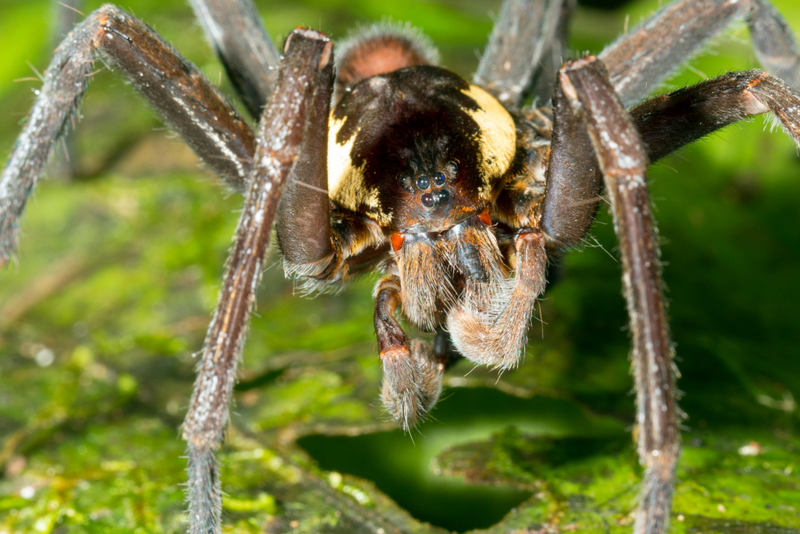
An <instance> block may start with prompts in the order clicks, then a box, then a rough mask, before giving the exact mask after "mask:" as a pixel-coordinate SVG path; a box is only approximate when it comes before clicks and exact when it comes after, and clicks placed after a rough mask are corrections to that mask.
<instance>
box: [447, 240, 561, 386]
mask: <svg viewBox="0 0 800 534" xmlns="http://www.w3.org/2000/svg"><path fill="white" fill-rule="evenodd" d="M545 241H546V240H545V237H544V235H543V234H541V233H540V232H537V231H531V230H527V231H522V233H520V234H519V235H518V236H517V238H516V239H515V249H516V255H515V261H514V263H516V265H515V266H514V267H515V276H514V278H513V280H511V279H507V278H501V279H499V280H492V281H491V282H490V283H489V284H479V283H475V284H474V286H475V288H474V289H472V288H471V287H470V284H469V283H468V284H467V290H466V291H465V296H464V297H463V299H462V300H461V301H460V302H459V303H458V304H457V305H456V306H455V307H454V308H453V309H452V310H451V312H450V313H449V315H448V317H447V330H448V331H449V332H450V335H451V336H452V339H453V345H454V346H455V348H456V350H457V351H458V352H459V353H460V354H461V355H463V356H464V357H465V358H467V359H468V360H470V361H473V362H475V363H478V364H481V365H487V366H489V367H492V368H494V369H500V370H504V371H505V370H508V369H513V368H514V367H516V366H517V365H519V362H520V359H521V357H522V355H523V353H524V351H525V345H526V344H527V341H528V337H527V332H528V326H529V325H530V321H531V317H532V316H533V310H534V307H535V306H536V300H537V299H538V298H539V296H540V295H541V294H542V293H543V292H544V288H545V285H546V280H545V272H546V271H547V252H546V250H545ZM493 282H494V284H492V283H493ZM493 285H494V287H493Z"/></svg>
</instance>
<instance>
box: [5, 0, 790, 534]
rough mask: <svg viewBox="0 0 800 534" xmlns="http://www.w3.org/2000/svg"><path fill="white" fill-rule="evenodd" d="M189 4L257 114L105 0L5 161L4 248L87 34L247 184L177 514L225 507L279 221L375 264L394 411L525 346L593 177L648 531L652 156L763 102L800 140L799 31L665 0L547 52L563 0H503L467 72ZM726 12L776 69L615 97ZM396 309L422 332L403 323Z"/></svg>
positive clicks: (311, 272) (408, 420) (60, 55)
mask: <svg viewBox="0 0 800 534" xmlns="http://www.w3.org/2000/svg"><path fill="white" fill-rule="evenodd" d="M193 7H194V8H195V11H196V13H197V15H198V18H199V19H200V21H201V23H202V25H203V27H204V29H205V30H206V32H207V35H208V38H209V40H210V41H211V43H212V45H213V46H214V48H215V50H216V51H217V53H218V54H219V55H220V59H221V60H222V62H223V64H224V65H225V68H226V70H227V72H228V73H229V75H230V77H231V79H232V81H233V83H234V86H235V88H236V90H237V93H238V94H239V96H240V97H241V99H242V101H243V103H244V105H245V107H246V108H247V109H248V111H249V112H250V113H251V115H253V116H254V117H260V119H259V126H258V131H257V132H256V133H253V132H252V131H251V129H250V128H249V126H248V125H247V123H246V122H245V120H244V119H243V118H241V117H240V116H239V115H238V113H237V112H236V111H235V109H234V108H233V107H232V106H231V105H230V104H229V103H228V102H227V101H226V100H225V98H224V97H222V96H221V94H220V93H219V92H218V91H217V90H216V89H215V88H214V86H213V85H211V84H210V83H209V82H208V81H207V80H205V78H204V77H202V75H201V74H199V71H197V70H196V68H195V67H194V66H192V65H191V64H189V63H188V62H186V61H185V60H183V59H182V58H181V57H180V56H179V55H178V53H177V52H176V51H175V50H173V49H172V48H171V47H169V46H168V45H167V44H166V43H164V41H163V40H162V39H161V38H160V37H158V36H157V34H155V33H154V32H153V31H152V30H151V29H149V28H148V27H147V26H146V25H145V24H143V23H142V22H140V21H138V20H137V19H135V18H134V17H132V16H131V15H129V14H127V13H125V12H124V11H122V10H121V9H119V8H116V7H113V6H104V7H103V8H101V9H99V10H98V11H95V12H93V13H92V14H90V15H89V16H88V17H87V18H86V19H85V20H84V21H83V22H82V23H80V24H79V25H78V26H77V27H76V28H75V29H74V30H73V32H72V33H71V34H70V35H69V36H68V37H67V38H66V39H65V40H64V42H63V44H62V46H60V47H59V49H58V50H57V52H56V55H55V58H54V59H53V62H52V63H51V66H50V68H49V69H48V71H47V73H46V76H45V85H44V87H43V89H42V91H41V93H40V95H39V97H38V98H37V102H36V104H35V105H34V108H33V110H32V112H31V114H30V116H29V119H28V122H27V124H26V126H25V129H24V131H23V133H22V134H21V136H20V137H19V139H18V141H17V145H16V147H15V149H14V152H13V153H12V156H11V159H10V160H9V162H8V163H7V164H6V167H5V168H4V171H3V175H2V180H0V256H1V257H2V262H5V261H7V259H8V258H9V257H10V256H11V255H12V254H13V252H14V248H15V244H16V236H15V230H16V227H17V224H18V223H17V221H18V218H19V216H20V215H21V212H22V210H23V209H24V205H25V201H26V199H27V197H28V196H29V195H30V193H31V191H32V189H33V187H34V185H35V182H36V180H37V179H38V175H39V174H40V172H41V169H42V166H43V165H44V162H45V161H46V158H47V156H48V155H49V153H50V152H51V149H52V146H53V145H54V144H55V143H56V141H57V140H58V138H59V136H60V134H61V133H62V132H63V130H64V128H65V125H66V124H67V123H68V121H69V120H70V118H72V116H73V114H74V112H75V109H76V107H77V106H78V104H79V102H80V99H81V97H82V95H83V93H84V92H85V90H86V85H87V80H88V77H89V75H90V73H91V69H92V64H93V62H94V61H95V59H97V57H101V58H102V59H103V60H104V61H106V62H107V63H108V64H109V65H110V66H111V67H112V68H113V69H115V70H118V71H120V72H121V73H122V74H123V75H124V76H125V77H126V78H127V79H128V80H129V81H130V82H131V83H132V84H133V85H134V87H135V88H136V89H137V90H138V91H139V92H141V93H142V94H143V95H144V96H145V98H146V99H147V100H148V101H149V102H150V104H151V105H152V106H153V107H154V108H155V109H156V110H157V111H158V112H159V113H160V114H161V115H162V117H163V118H164V119H165V120H166V122H167V123H168V124H170V126H172V128H173V129H175V130H176V131H177V132H178V133H179V134H180V135H181V136H182V137H183V138H184V140H185V141H186V142H187V143H188V144H189V145H190V147H191V148H192V149H193V150H194V151H195V152H196V153H197V154H198V155H199V156H200V157H201V159H203V161H204V162H205V163H206V165H208V166H209V167H210V168H212V169H213V170H214V171H215V172H216V173H217V174H218V175H219V176H220V177H221V178H223V180H225V181H226V182H227V183H228V184H229V185H230V186H231V187H233V188H234V189H236V190H238V191H243V192H244V191H246V200H245V207H244V210H243V212H242V217H241V219H240V222H239V227H238V229H237V233H236V241H235V244H234V247H233V249H232V251H231V256H230V258H229V260H228V268H227V273H226V275H225V279H224V281H223V284H222V290H221V293H220V301H219V305H218V307H217V310H216V312H215V314H214V317H213V319H212V321H211V325H210V327H209V330H208V334H207V337H206V342H205V345H204V348H203V357H202V361H201V362H200V364H199V366H198V378H197V382H196V388H195V391H194V393H193V396H192V401H191V406H190V409H189V414H188V415H187V418H186V422H185V425H184V429H183V437H184V439H185V440H186V441H187V443H188V449H189V453H188V454H189V489H188V494H189V507H190V530H191V531H193V532H216V531H218V529H219V522H220V486H219V484H220V482H219V476H218V472H217V467H216V463H215V460H214V451H215V450H216V449H217V448H218V447H219V444H220V442H221V440H222V436H223V434H224V429H225V425H226V423H227V417H228V404H229V400H230V396H231V391H232V387H233V384H234V381H235V374H236V362H237V361H238V359H239V355H240V352H241V349H242V345H243V343H244V337H245V333H246V329H247V324H248V317H249V311H250V308H251V306H252V302H253V296H254V291H255V287H256V286H257V284H258V281H259V279H260V274H261V271H262V268H263V265H264V257H265V253H266V250H267V245H268V242H269V236H270V230H271V227H272V225H273V222H274V221H277V223H276V228H277V235H278V240H279V243H280V248H281V251H282V254H283V258H284V265H285V268H286V270H287V272H288V273H289V274H291V275H293V276H297V277H298V278H299V279H300V280H301V282H302V283H303V284H304V287H305V288H307V289H308V290H309V291H317V290H325V289H328V288H330V287H336V286H338V285H339V284H341V283H344V282H346V281H348V280H349V279H352V278H354V277H356V276H358V275H360V274H363V273H366V272H370V271H374V270H378V271H380V272H381V273H383V277H382V278H381V279H380V281H379V282H378V284H377V287H376V290H375V296H376V307H375V319H374V325H375V330H376V334H377V338H378V345H379V351H380V357H381V361H382V366H383V371H384V376H385V378H384V386H383V390H382V394H381V397H382V399H383V402H384V404H385V406H386V408H387V410H388V412H389V413H390V414H391V415H392V416H393V418H394V419H395V420H396V421H397V422H398V424H399V425H400V426H402V427H404V428H405V429H410V428H412V427H413V426H414V425H415V424H416V423H417V422H418V421H419V420H420V419H422V418H424V417H425V415H426V414H427V413H428V412H429V411H430V409H431V408H432V407H433V405H434V404H435V403H436V401H437V400H438V397H439V394H440V390H441V380H442V373H443V372H444V371H445V370H446V369H447V367H449V366H450V365H451V364H452V363H453V362H454V361H456V360H458V359H460V358H466V359H468V360H470V361H472V362H475V363H477V364H481V365H487V366H490V367H492V368H494V369H498V370H501V371H505V370H509V369H512V368H514V367H516V366H517V364H518V363H519V360H520V357H521V355H522V352H523V350H524V346H525V343H526V332H527V328H528V325H529V322H530V320H531V317H532V315H533V312H534V306H535V303H536V301H537V299H538V298H539V297H540V296H541V295H542V293H543V291H544V289H545V285H546V276H545V275H546V271H547V265H548V262H549V261H551V260H552V259H554V258H557V257H559V255H560V254H562V253H563V252H564V251H565V250H568V249H569V248H571V247H574V246H575V245H577V244H578V243H579V242H580V241H581V240H582V239H583V238H584V236H585V235H586V232H587V231H588V228H589V226H590V225H591V223H592V221H593V219H594V215H595V212H596V210H597V204H598V201H599V200H600V198H601V197H600V194H601V190H602V189H605V192H606V193H607V195H608V197H609V199H610V202H611V205H612V209H613V215H614V225H615V230H616V232H617V234H618V237H619V240H620V251H621V256H622V266H623V286H624V290H625V296H626V299H627V303H628V311H629V315H630V320H631V333H632V336H631V337H632V344H633V349H632V360H633V363H634V377H635V382H636V391H637V395H638V402H637V426H638V443H639V445H638V452H639V455H640V459H641V462H642V464H643V465H644V466H645V480H644V483H643V485H642V490H641V499H640V505H639V509H638V511H637V519H636V524H635V527H634V529H635V531H636V532H663V531H664V529H665V528H666V524H667V519H668V516H669V510H670V503H671V492H672V486H673V483H674V480H673V479H674V473H675V465H676V462H677V459H678V455H679V442H680V436H679V426H678V425H679V421H680V417H681V416H680V411H679V410H678V408H677V405H676V403H675V396H676V393H675V369H674V366H673V361H672V360H673V351H672V345H671V341H670V338H669V333H668V327H667V320H666V316H665V309H664V308H665V305H664V299H663V294H662V289H661V285H662V283H661V276H660V265H659V252H658V246H657V241H656V239H655V232H654V226H653V220H652V215H651V213H650V200H649V196H648V193H647V185H646V167H647V165H648V163H649V162H653V161H655V160H657V159H659V158H661V157H663V156H665V155H666V154H668V153H670V152H672V151H674V150H676V149H678V148H680V147H681V146H684V145H686V144H688V143H690V142H691V141H694V140H696V139H698V138H700V137H702V136H704V135H707V134H709V133H711V132H713V131H715V130H717V129H719V128H722V127H723V126H726V125H728V124H731V123H733V122H736V121H739V120H742V119H744V118H745V117H748V116H752V115H759V114H763V113H766V112H772V113H773V114H775V116H776V117H777V120H778V122H779V123H780V125H781V126H782V127H783V128H784V129H785V130H786V131H787V132H788V133H789V134H790V135H791V136H792V137H793V139H794V140H795V142H796V143H797V144H800V95H799V94H798V93H797V92H796V90H794V89H792V87H795V88H797V87H800V53H798V50H797V45H796V43H795V41H794V38H793V37H792V35H791V33H790V32H789V30H788V27H787V25H786V24H785V22H784V21H783V19H782V18H781V16H780V15H779V14H778V13H777V12H776V11H775V10H774V8H773V7H772V6H771V5H770V4H769V3H767V2H766V0H750V1H747V2H745V1H742V0H739V1H735V0H727V1H725V0H678V1H676V2H674V3H672V4H669V5H667V6H665V7H664V8H662V9H661V10H660V11H659V12H657V13H656V14H655V15H653V16H652V17H651V18H650V19H648V20H647V21H645V22H644V23H642V24H641V25H639V26H637V27H636V28H634V29H633V30H632V31H631V32H629V33H627V34H626V35H624V36H623V37H621V38H620V39H619V40H618V41H616V42H615V43H614V44H612V45H611V46H609V47H608V48H606V49H605V50H604V51H603V52H602V53H601V54H599V55H598V56H597V57H594V56H587V57H584V58H581V59H577V60H572V61H568V62H566V63H565V64H564V65H563V66H559V64H560V63H561V61H560V58H561V56H562V53H563V49H564V39H565V36H566V31H565V28H566V21H567V18H568V15H569V13H570V11H571V7H572V6H571V3H570V2H569V1H566V0H565V1H557V0H552V1H547V0H533V1H529V2H522V1H510V0H507V1H506V2H504V4H503V7H502V9H501V11H500V14H499V16H498V21H497V23H496V25H495V30H494V32H493V33H492V37H491V38H490V42H489V45H488V47H487V49H486V51H485V53H484V55H483V57H482V59H481V63H480V65H479V67H478V70H477V72H476V74H475V75H474V76H473V78H472V79H471V82H468V81H466V80H465V79H464V78H461V77H460V76H458V75H455V74H453V73H451V72H450V71H448V70H446V69H443V68H440V67H437V66H436V54H435V53H434V52H433V51H432V49H431V47H430V45H429V44H428V43H427V42H426V41H425V40H424V39H423V38H421V37H420V36H418V35H417V34H415V33H413V32H411V31H409V30H407V29H403V28H400V27H390V26H379V27H376V28H372V29H369V30H366V31H363V32H361V33H359V34H356V35H355V36H354V37H352V38H351V39H350V40H348V41H347V42H345V43H343V44H342V45H341V46H340V47H339V48H337V50H336V52H334V50H333V47H332V44H331V42H330V40H329V39H328V38H327V37H326V36H325V35H323V34H321V33H319V32H315V31H313V30H295V31H294V32H292V33H291V34H290V36H289V37H288V38H287V40H286V42H285V45H284V50H283V57H282V58H281V59H280V60H279V54H278V52H277V51H276V49H275V47H274V45H272V43H271V41H270V40H269V37H268V36H267V35H266V34H265V33H264V31H263V30H262V29H261V26H260V24H259V19H258V16H257V14H256V11H255V8H254V7H253V6H252V4H251V3H250V2H249V1H246V0H239V1H238V2H236V3H230V2H229V3H227V5H226V6H225V8H224V9H223V7H222V2H219V3H217V2H215V1H212V0H210V1H207V2H206V1H204V0H196V1H195V2H193ZM737 18H746V19H747V21H748V24H749V26H750V29H751V32H752V34H753V41H754V47H755V50H756V54H757V56H758V58H759V60H760V61H761V63H762V65H763V66H764V68H765V69H766V70H767V71H769V72H772V73H773V75H769V74H766V73H765V72H762V71H747V72H740V73H730V74H724V75H722V76H719V77H717V78H714V79H712V80H709V81H707V82H704V83H701V84H699V85H697V86H694V87H690V88H686V89H683V90H679V91H676V92H673V93H669V94H666V95H661V96H658V97H656V98H653V99H650V100H645V101H644V102H643V103H640V104H638V105H636V106H635V107H632V108H631V106H634V104H637V103H639V102H642V100H644V99H645V98H646V96H647V92H648V87H651V86H657V85H658V83H659V82H660V81H661V80H663V78H664V77H665V76H666V75H667V74H668V73H669V72H670V71H671V70H673V69H674V68H675V67H677V66H678V65H679V64H681V63H682V62H683V61H684V60H685V59H686V58H688V57H690V56H691V54H692V53H693V52H694V51H695V50H696V49H697V48H699V47H700V46H701V45H702V44H703V43H704V42H705V41H706V40H707V39H708V38H710V37H712V36H713V35H714V34H716V33H717V32H718V31H720V29H721V28H723V27H725V26H726V25H727V24H728V23H729V22H730V21H732V20H734V19H737ZM334 53H335V54H336V59H335V60H334ZM334 61H335V62H336V74H335V75H334V68H333V66H334ZM530 101H533V102H534V103H535V105H530V104H529V102H530ZM262 107H263V111H262ZM626 108H631V109H630V110H629V111H626ZM398 314H402V315H403V316H404V317H405V318H406V320H408V322H410V323H411V324H413V325H415V326H416V327H418V328H420V329H422V330H426V331H429V332H432V333H434V334H435V337H434V342H433V343H432V344H430V345H429V344H427V343H425V342H422V341H419V340H411V339H410V338H409V337H408V336H407V335H406V333H405V332H404V330H403V328H402V326H401V324H400V322H399V321H398V320H397V315H398Z"/></svg>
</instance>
